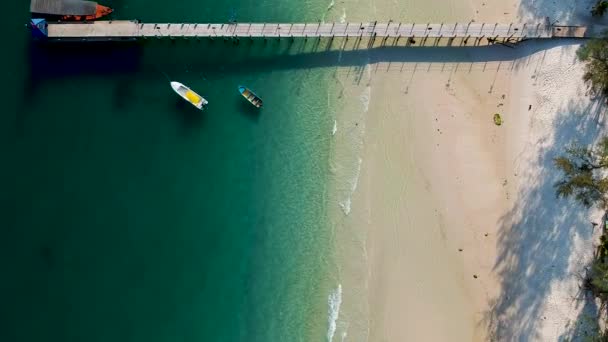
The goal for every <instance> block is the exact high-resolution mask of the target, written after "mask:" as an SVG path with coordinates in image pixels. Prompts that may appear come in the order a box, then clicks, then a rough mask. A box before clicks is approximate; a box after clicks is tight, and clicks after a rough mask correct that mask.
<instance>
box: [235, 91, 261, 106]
mask: <svg viewBox="0 0 608 342" xmlns="http://www.w3.org/2000/svg"><path fill="white" fill-rule="evenodd" d="M239 93H241V95H243V97H244V98H245V99H247V101H249V102H250V103H251V104H252V105H254V106H255V107H257V108H262V104H263V102H262V99H261V98H260V97H259V96H257V95H256V94H255V93H254V92H252V91H251V90H249V88H247V87H243V86H239Z"/></svg>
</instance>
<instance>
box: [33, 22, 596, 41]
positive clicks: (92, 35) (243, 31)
mask: <svg viewBox="0 0 608 342" xmlns="http://www.w3.org/2000/svg"><path fill="white" fill-rule="evenodd" d="M45 28H46V32H45V34H46V36H47V37H48V38H51V39H66V40H70V39H72V40H73V39H77V40H113V39H140V38H159V39H160V38H181V37H184V38H186V37H191V38H214V37H217V38H321V37H331V38H350V37H352V38H355V37H362V38H363V37H366V38H388V37H392V38H425V37H426V38H462V39H468V38H473V39H482V38H487V39H489V40H492V39H494V40H507V39H508V40H516V41H517V40H522V39H528V38H558V37H559V38H583V37H586V36H587V29H586V27H584V26H551V25H543V24H536V25H530V24H487V23H473V22H471V23H466V24H405V23H396V22H390V23H302V24H276V23H275V24H269V23H259V24H258V23H238V24H236V23H235V24H165V23H163V24H147V23H140V22H137V21H95V22H88V23H63V22H62V23H55V22H49V23H45Z"/></svg>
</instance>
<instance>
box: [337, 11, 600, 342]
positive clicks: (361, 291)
mask: <svg viewBox="0 0 608 342" xmlns="http://www.w3.org/2000/svg"><path fill="white" fill-rule="evenodd" d="M458 3H459V2H458V1H452V2H449V4H451V5H450V6H452V5H454V6H452V7H449V6H447V7H448V9H449V11H452V12H448V13H445V14H442V13H441V11H438V13H439V15H445V16H446V17H449V16H450V15H452V16H453V17H454V18H456V19H458V18H459V17H466V15H467V14H468V15H472V16H473V19H475V20H488V21H489V20H501V19H504V20H505V21H506V20H524V21H526V22H533V21H535V20H541V18H542V20H544V17H546V16H549V17H550V18H555V19H554V20H563V21H580V20H583V21H584V20H586V18H585V15H586V14H585V13H587V12H586V11H588V9H587V8H586V7H585V6H588V4H587V3H585V4H578V5H577V6H578V7H576V8H570V7H572V6H571V5H570V4H566V5H565V6H566V8H561V7H560V6H558V5H556V4H554V3H552V2H547V1H542V0H538V1H522V2H521V3H509V2H499V1H487V2H478V3H477V2H475V4H470V3H467V4H466V5H463V6H456V5H455V4H458ZM375 6H376V7H377V8H387V6H388V4H382V5H380V4H376V5H375ZM420 6H423V4H420ZM397 7H398V6H397ZM454 8H456V9H460V10H461V12H459V10H454ZM541 9H542V10H543V11H545V12H543V11H541ZM399 11H400V10H399V9H398V8H396V9H395V10H394V11H393V13H400V12H399ZM346 13H350V7H348V8H347V9H346ZM497 13H498V14H497ZM504 13H506V14H504ZM387 15H388V13H383V16H387ZM580 43H581V42H580V41H568V40H561V41H544V42H543V41H528V42H525V43H522V44H520V45H518V46H517V48H515V49H509V48H506V47H503V46H493V47H471V48H457V49H454V48H452V49H450V48H414V49H408V50H407V51H404V50H403V49H399V48H385V49H374V50H371V51H365V52H348V51H345V52H344V53H343V54H342V56H341V58H342V61H343V62H342V65H341V66H340V67H338V68H337V70H336V80H337V82H336V87H337V88H338V92H339V96H338V100H337V101H338V105H337V107H338V108H339V110H338V112H337V113H336V120H337V125H336V127H337V131H336V132H335V136H334V140H335V143H334V145H335V146H334V155H333V157H332V161H331V163H332V169H333V170H334V173H335V179H336V180H335V183H336V189H337V191H336V199H335V202H336V208H334V209H335V215H334V216H335V217H336V220H335V227H336V228H335V229H336V244H337V246H338V254H339V255H338V258H339V259H341V260H342V263H341V268H340V278H341V280H340V282H341V284H342V290H343V297H344V298H343V301H342V307H343V309H342V311H341V316H340V317H339V318H338V330H337V334H336V336H342V338H343V340H349V339H348V338H347V336H353V337H354V339H355V340H367V341H417V340H425V341H487V340H499V341H505V340H522V341H552V340H558V339H560V338H562V339H563V338H572V337H576V336H579V335H583V334H584V327H583V328H576V327H577V324H578V323H577V322H580V321H582V320H581V312H583V311H584V306H585V301H583V300H582V297H581V292H580V289H579V285H580V283H581V282H580V275H581V274H582V272H584V266H585V265H586V263H587V262H588V261H589V260H590V258H591V256H592V254H593V242H594V235H596V233H597V232H594V231H593V229H592V225H591V223H590V222H591V221H596V222H597V221H599V217H600V214H599V213H597V212H593V211H591V212H590V211H588V210H585V209H583V208H580V207H579V206H577V205H575V203H573V202H572V201H567V200H557V199H556V197H555V192H554V189H553V184H554V182H555V180H556V177H557V176H558V173H557V172H556V169H555V168H554V166H553V163H552V160H553V158H554V157H556V156H557V155H559V154H561V153H563V151H564V148H565V146H567V144H568V143H570V142H572V141H575V140H578V141H581V142H588V143H590V142H592V141H594V140H595V139H596V138H597V137H598V136H599V134H600V133H601V132H600V131H601V129H600V127H601V122H602V120H603V114H604V112H603V110H602V108H600V107H599V106H598V105H597V103H595V102H593V101H592V100H591V99H590V98H589V97H588V96H587V94H586V87H585V85H584V84H583V82H582V80H581V77H582V72H583V65H582V64H581V63H580V62H578V61H577V59H576V50H577V48H578V47H579V44H580ZM494 113H500V115H501V116H502V118H503V119H504V123H503V124H502V125H501V126H496V125H495V124H494V122H493V120H492V117H493V115H494ZM585 310H586V309H585Z"/></svg>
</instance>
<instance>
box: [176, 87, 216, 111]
mask: <svg viewBox="0 0 608 342" xmlns="http://www.w3.org/2000/svg"><path fill="white" fill-rule="evenodd" d="M171 88H173V90H174V91H175V92H176V93H177V94H178V95H179V96H181V97H182V98H183V99H184V100H186V101H187V102H189V103H190V104H192V105H193V106H194V107H196V108H198V109H200V110H203V108H204V106H206V105H207V104H208V103H209V102H207V100H205V99H204V98H203V97H202V96H200V95H199V94H197V93H195V92H194V91H193V90H192V89H190V88H188V87H187V86H185V85H183V84H181V83H179V82H175V81H173V82H171Z"/></svg>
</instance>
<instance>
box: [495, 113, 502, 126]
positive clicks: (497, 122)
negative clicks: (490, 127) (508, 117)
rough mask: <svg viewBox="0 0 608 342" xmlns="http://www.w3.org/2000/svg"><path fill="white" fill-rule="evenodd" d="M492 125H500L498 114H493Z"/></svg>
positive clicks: (500, 120)
mask: <svg viewBox="0 0 608 342" xmlns="http://www.w3.org/2000/svg"><path fill="white" fill-rule="evenodd" d="M494 124H496V126H500V125H502V117H500V114H498V113H496V114H494Z"/></svg>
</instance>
